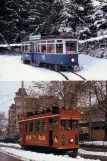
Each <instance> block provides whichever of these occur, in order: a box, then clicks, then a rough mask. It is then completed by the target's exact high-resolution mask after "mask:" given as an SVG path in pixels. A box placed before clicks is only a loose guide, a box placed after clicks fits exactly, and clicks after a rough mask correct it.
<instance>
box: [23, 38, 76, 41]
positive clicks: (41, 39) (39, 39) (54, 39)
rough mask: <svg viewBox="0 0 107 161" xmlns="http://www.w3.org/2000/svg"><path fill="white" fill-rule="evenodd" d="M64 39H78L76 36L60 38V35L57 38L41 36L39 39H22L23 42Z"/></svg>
mask: <svg viewBox="0 0 107 161" xmlns="http://www.w3.org/2000/svg"><path fill="white" fill-rule="evenodd" d="M65 39H69V40H74V41H78V39H77V38H70V37H66V38H61V37H58V38H41V39H34V40H24V41H23V42H32V41H40V40H65Z"/></svg>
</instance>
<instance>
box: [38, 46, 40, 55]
mask: <svg viewBox="0 0 107 161" xmlns="http://www.w3.org/2000/svg"><path fill="white" fill-rule="evenodd" d="M38 53H40V45H38Z"/></svg>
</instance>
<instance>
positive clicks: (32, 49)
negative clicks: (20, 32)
mask: <svg viewBox="0 0 107 161" xmlns="http://www.w3.org/2000/svg"><path fill="white" fill-rule="evenodd" d="M31 52H34V42H31Z"/></svg>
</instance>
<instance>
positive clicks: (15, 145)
mask: <svg viewBox="0 0 107 161" xmlns="http://www.w3.org/2000/svg"><path fill="white" fill-rule="evenodd" d="M0 145H3V146H9V147H15V148H21V146H20V145H19V144H14V143H0Z"/></svg>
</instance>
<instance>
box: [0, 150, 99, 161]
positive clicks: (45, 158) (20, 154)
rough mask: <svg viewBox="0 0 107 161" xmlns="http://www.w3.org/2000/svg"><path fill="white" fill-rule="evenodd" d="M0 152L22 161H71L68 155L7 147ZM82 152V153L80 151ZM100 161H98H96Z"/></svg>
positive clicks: (77, 160)
mask: <svg viewBox="0 0 107 161" xmlns="http://www.w3.org/2000/svg"><path fill="white" fill-rule="evenodd" d="M0 151H1V152H3V153H5V154H9V155H12V156H14V157H16V158H20V159H22V160H24V161H28V160H29V159H30V161H59V160H60V161H71V157H69V156H68V155H65V156H62V155H59V156H58V155H54V154H44V153H37V152H31V151H25V150H20V149H13V148H7V147H0ZM80 152H81V151H80ZM82 152H83V151H82ZM72 161H95V160H94V159H84V158H81V157H80V156H78V157H77V158H75V159H74V158H72ZM96 161H100V160H96Z"/></svg>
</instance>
